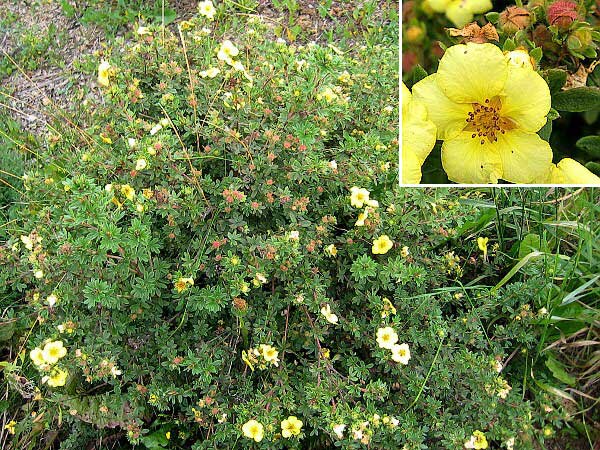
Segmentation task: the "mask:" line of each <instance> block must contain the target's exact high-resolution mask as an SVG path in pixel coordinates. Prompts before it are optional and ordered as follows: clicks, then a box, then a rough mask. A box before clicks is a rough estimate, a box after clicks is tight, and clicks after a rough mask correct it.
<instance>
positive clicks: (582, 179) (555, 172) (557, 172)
mask: <svg viewBox="0 0 600 450" xmlns="http://www.w3.org/2000/svg"><path fill="white" fill-rule="evenodd" d="M538 182H539V183H543V184H578V185H600V177H598V176H596V175H594V174H593V173H592V172H590V171H589V170H588V169H586V168H585V167H584V166H583V165H581V164H580V163H578V162H577V161H575V160H574V159H571V158H563V159H561V160H560V162H559V163H558V164H552V166H551V167H550V170H549V171H548V172H547V173H546V174H545V176H544V177H542V178H541V179H540V180H538Z"/></svg>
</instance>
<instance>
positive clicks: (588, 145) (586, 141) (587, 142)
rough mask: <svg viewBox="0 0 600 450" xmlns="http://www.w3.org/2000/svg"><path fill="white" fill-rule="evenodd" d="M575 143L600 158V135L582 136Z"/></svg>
mask: <svg viewBox="0 0 600 450" xmlns="http://www.w3.org/2000/svg"><path fill="white" fill-rule="evenodd" d="M575 145H576V146H577V148H578V149H580V150H583V151H584V152H586V153H587V154H588V155H590V156H592V157H593V158H598V159H600V136H585V137H582V138H581V139H579V140H578V141H577V142H576V143H575Z"/></svg>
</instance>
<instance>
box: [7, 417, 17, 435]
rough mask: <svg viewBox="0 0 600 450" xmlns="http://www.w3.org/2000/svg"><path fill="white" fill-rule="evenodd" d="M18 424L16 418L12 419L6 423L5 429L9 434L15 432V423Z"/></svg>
mask: <svg viewBox="0 0 600 450" xmlns="http://www.w3.org/2000/svg"><path fill="white" fill-rule="evenodd" d="M16 424H17V422H15V421H14V420H11V421H10V422H8V423H7V424H6V425H4V429H5V430H6V431H8V434H15V425H16Z"/></svg>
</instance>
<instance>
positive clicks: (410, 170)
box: [401, 146, 422, 184]
mask: <svg viewBox="0 0 600 450" xmlns="http://www.w3.org/2000/svg"><path fill="white" fill-rule="evenodd" d="M421 164H422V163H421V161H419V158H418V157H417V155H416V154H415V152H413V151H412V150H410V149H408V148H406V147H404V146H403V147H402V180H401V183H402V184H419V183H420V182H421Z"/></svg>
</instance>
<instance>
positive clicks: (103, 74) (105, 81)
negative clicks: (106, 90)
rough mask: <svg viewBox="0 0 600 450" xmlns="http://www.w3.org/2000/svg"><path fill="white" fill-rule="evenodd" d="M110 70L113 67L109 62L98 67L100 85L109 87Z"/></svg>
mask: <svg viewBox="0 0 600 450" xmlns="http://www.w3.org/2000/svg"><path fill="white" fill-rule="evenodd" d="M110 69H111V65H110V63H109V62H108V61H104V60H103V61H102V62H101V63H100V65H99V66H98V84H99V85H100V86H104V87H108V86H109V85H110Z"/></svg>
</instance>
